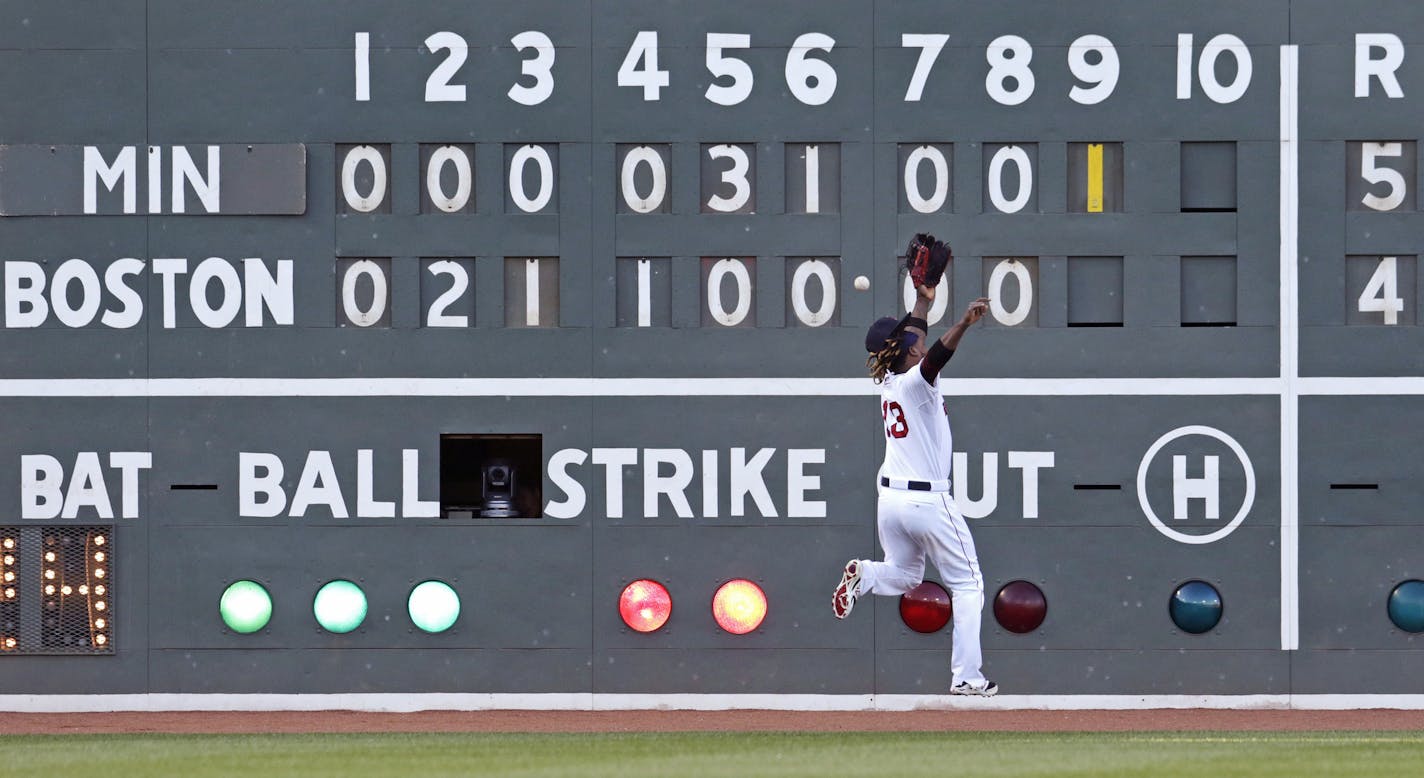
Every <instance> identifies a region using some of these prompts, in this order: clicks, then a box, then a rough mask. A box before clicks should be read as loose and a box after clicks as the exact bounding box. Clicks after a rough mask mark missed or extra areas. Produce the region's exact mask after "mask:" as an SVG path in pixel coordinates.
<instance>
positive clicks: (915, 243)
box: [905, 232, 954, 287]
mask: <svg viewBox="0 0 1424 778" xmlns="http://www.w3.org/2000/svg"><path fill="white" fill-rule="evenodd" d="M953 258H954V254H953V252H952V251H951V250H950V248H949V245H948V244H946V243H945V242H944V241H942V240H935V236H933V235H930V234H928V233H924V232H920V233H916V234H915V237H913V238H911V239H910V245H909V246H908V247H907V248H906V249H905V267H906V269H908V270H909V271H910V278H911V279H913V280H914V282H915V286H931V287H932V286H938V285H939V281H940V279H941V278H943V277H944V269H945V268H946V267H948V266H949V260H951V259H953Z"/></svg>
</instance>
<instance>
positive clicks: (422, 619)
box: [406, 581, 460, 632]
mask: <svg viewBox="0 0 1424 778" xmlns="http://www.w3.org/2000/svg"><path fill="white" fill-rule="evenodd" d="M406 605H407V607H408V609H409V610H410V620H411V621H412V622H414V623H415V626H417V627H420V628H421V629H423V630H425V631H426V632H444V631H445V630H447V629H449V628H450V626H451V625H452V624H454V623H455V619H458V618H460V595H458V594H456V593H455V590H454V589H451V588H450V586H449V585H448V584H446V583H445V582H444V581H426V582H425V583H422V584H420V585H419V586H417V587H415V588H414V589H412V590H411V591H410V601H409V602H408V603H406Z"/></svg>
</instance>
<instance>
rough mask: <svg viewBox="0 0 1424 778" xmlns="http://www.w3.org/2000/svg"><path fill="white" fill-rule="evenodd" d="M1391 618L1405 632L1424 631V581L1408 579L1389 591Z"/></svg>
mask: <svg viewBox="0 0 1424 778" xmlns="http://www.w3.org/2000/svg"><path fill="white" fill-rule="evenodd" d="M1389 620H1390V621H1392V622H1394V626H1396V627H1399V628H1400V629H1402V630H1404V631H1405V632H1424V581H1416V580H1408V581H1404V582H1403V583H1401V584H1400V585H1398V586H1396V587H1394V591H1392V592H1390V593H1389Z"/></svg>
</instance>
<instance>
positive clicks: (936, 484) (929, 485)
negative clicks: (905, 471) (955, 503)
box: [880, 475, 949, 492]
mask: <svg viewBox="0 0 1424 778" xmlns="http://www.w3.org/2000/svg"><path fill="white" fill-rule="evenodd" d="M880 485H881V486H888V487H890V488H891V489H909V490H910V491H913V492H947V491H949V479H947V478H946V479H944V480H941V481H907V480H905V479H903V478H887V477H885V476H883V475H882V476H880Z"/></svg>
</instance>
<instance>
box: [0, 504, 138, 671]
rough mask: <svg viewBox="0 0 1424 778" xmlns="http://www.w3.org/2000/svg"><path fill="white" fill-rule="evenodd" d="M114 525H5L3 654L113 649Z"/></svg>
mask: <svg viewBox="0 0 1424 778" xmlns="http://www.w3.org/2000/svg"><path fill="white" fill-rule="evenodd" d="M113 562H114V528H113V527H112V526H49V527H0V656H4V655H8V654H112V653H114V608H113V603H114V597H113V593H114V564H113Z"/></svg>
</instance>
